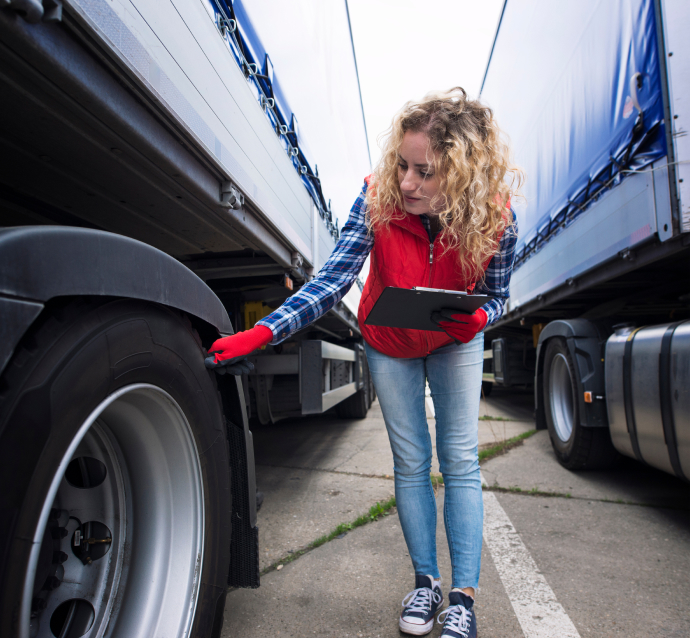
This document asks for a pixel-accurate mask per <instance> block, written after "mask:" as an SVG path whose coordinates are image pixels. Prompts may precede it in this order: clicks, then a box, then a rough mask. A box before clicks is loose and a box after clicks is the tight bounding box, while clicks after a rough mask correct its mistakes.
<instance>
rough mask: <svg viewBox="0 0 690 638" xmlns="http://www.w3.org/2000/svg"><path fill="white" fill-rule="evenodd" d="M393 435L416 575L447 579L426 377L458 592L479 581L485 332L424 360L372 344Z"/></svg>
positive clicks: (372, 365) (400, 502) (374, 371)
mask: <svg viewBox="0 0 690 638" xmlns="http://www.w3.org/2000/svg"><path fill="white" fill-rule="evenodd" d="M366 351H367V359H368V361H369V370H370V371H371V375H372V378H373V380H374V387H375V388H376V394H377V395H378V400H379V403H380V404H381V410H382V412H383V418H384V421H385V423H386V428H387V430H388V438H389V439H390V444H391V449H392V450H393V461H394V471H395V499H396V502H397V507H398V515H399V516H400V524H401V526H402V530H403V534H404V536H405V542H406V543H407V548H408V550H409V552H410V558H411V559H412V564H413V566H414V570H415V573H416V574H428V575H431V576H433V577H434V578H438V577H439V576H440V574H439V571H438V565H437V561H436V500H435V498H434V491H433V488H432V486H431V480H430V476H429V473H430V471H431V437H430V435H429V427H428V425H427V420H426V411H425V406H424V389H425V385H426V383H425V382H426V380H427V379H428V380H429V388H430V389H431V396H432V398H433V401H434V409H435V411H436V452H437V454H438V460H439V465H440V469H441V473H442V474H443V483H444V485H445V501H444V503H445V504H444V511H443V516H444V522H445V526H446V536H447V538H448V546H449V547H450V558H451V564H452V567H453V582H452V587H460V588H465V587H474V588H475V589H476V587H477V584H478V582H479V569H480V563H481V553H482V526H483V519H484V504H483V499H482V485H481V479H480V475H479V461H478V458H477V445H478V423H479V398H480V394H481V386H482V367H483V357H484V335H483V333H480V334H478V335H477V336H476V337H475V338H474V339H473V340H472V341H470V342H469V343H468V344H463V345H455V344H452V345H449V346H444V347H443V348H439V349H438V350H434V352H432V353H431V354H430V355H428V356H427V357H423V358H419V359H397V358H394V357H389V356H387V355H385V354H382V353H380V352H378V351H377V350H374V348H372V347H371V346H369V345H368V344H367V345H366Z"/></svg>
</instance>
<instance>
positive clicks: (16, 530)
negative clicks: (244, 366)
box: [0, 300, 231, 638]
mask: <svg viewBox="0 0 690 638" xmlns="http://www.w3.org/2000/svg"><path fill="white" fill-rule="evenodd" d="M39 323H40V325H39V326H38V327H37V328H35V329H33V331H32V333H31V334H30V335H28V336H27V337H26V338H25V339H24V340H23V342H22V344H21V345H20V347H19V348H18V349H17V351H16V352H15V354H14V356H13V359H12V361H11V362H10V364H9V365H8V368H7V370H6V372H5V374H4V375H3V377H2V380H1V385H0V387H1V388H2V392H1V394H0V481H1V483H2V485H3V492H2V496H1V497H0V507H1V508H2V512H3V516H2V517H0V539H1V540H2V546H1V547H0V550H1V551H2V559H0V560H2V563H0V582H1V583H2V589H0V635H2V636H7V637H8V638H9V637H12V638H15V637H16V638H28V637H29V636H31V638H34V637H38V638H42V637H46V638H48V637H52V636H61V637H62V636H65V637H76V636H82V635H84V634H85V633H86V632H89V634H88V635H93V636H95V635H102V634H103V633H104V632H106V631H107V633H108V635H109V636H113V637H118V638H125V637H126V638H131V637H134V636H137V637H139V636H141V637H144V636H154V635H156V636H163V635H164V636H174V637H180V638H181V637H182V636H194V637H196V638H207V637H211V636H214V637H215V636H218V635H219V634H220V629H221V625H222V617H223V607H224V601H225V593H226V589H227V578H228V570H229V561H230V529H231V517H230V509H231V503H230V499H229V494H230V466H229V458H228V455H229V448H228V442H227V435H226V431H225V427H224V421H223V417H222V413H221V408H220V401H219V396H218V392H217V389H216V386H215V381H214V379H213V378H212V377H211V376H210V375H209V373H208V372H207V370H206V368H205V367H204V357H203V353H202V350H201V347H200V344H199V342H198V341H197V338H195V333H193V332H192V330H191V326H187V325H185V322H184V320H183V318H182V317H181V316H179V315H177V314H175V313H173V312H172V311H170V310H168V309H166V308H162V307H159V306H156V305H154V304H148V303H144V302H138V301H131V300H115V301H107V302H103V301H101V302H88V301H76V302H71V303H69V304H67V305H64V306H63V307H61V308H53V309H52V310H50V311H49V310H46V311H45V312H44V314H43V316H42V317H41V318H40V319H39Z"/></svg>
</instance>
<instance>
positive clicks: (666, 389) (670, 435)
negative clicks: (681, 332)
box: [659, 321, 687, 480]
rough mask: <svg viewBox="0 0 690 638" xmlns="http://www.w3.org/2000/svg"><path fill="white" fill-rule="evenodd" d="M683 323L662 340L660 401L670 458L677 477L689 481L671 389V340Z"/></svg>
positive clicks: (675, 326) (677, 324)
mask: <svg viewBox="0 0 690 638" xmlns="http://www.w3.org/2000/svg"><path fill="white" fill-rule="evenodd" d="M682 323H684V322H683V321H678V322H677V323H672V324H671V325H670V326H669V327H668V328H666V332H664V336H663V337H662V338H661V352H659V401H660V402H661V423H662V425H663V428H664V441H665V443H666V447H667V448H668V458H669V460H670V461H671V467H672V468H673V472H674V473H675V475H676V476H677V477H678V478H680V479H683V480H687V478H686V476H685V474H684V473H683V468H682V466H681V464H680V456H679V455H678V437H677V436H676V423H675V419H674V417H673V403H672V401H673V392H672V388H671V378H672V375H673V369H672V365H673V363H672V357H671V340H672V339H673V333H674V332H675V330H676V328H677V327H678V326H680V325H681V324H682Z"/></svg>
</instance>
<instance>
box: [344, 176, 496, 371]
mask: <svg viewBox="0 0 690 638" xmlns="http://www.w3.org/2000/svg"><path fill="white" fill-rule="evenodd" d="M367 181H368V180H367ZM398 212H399V213H400V212H401V211H398ZM404 215H405V216H404V217H403V218H402V219H397V220H393V221H391V223H390V225H389V227H388V229H376V234H375V239H374V247H373V249H372V251H371V253H370V257H371V262H370V266H371V268H370V270H369V276H368V277H367V281H366V284H365V285H364V290H363V291H362V298H361V299H360V302H359V311H358V313H357V319H358V321H359V328H360V330H361V331H362V336H363V337H364V339H365V341H366V342H367V343H368V344H369V345H370V346H371V347H372V348H375V349H376V350H378V351H379V352H382V353H383V354H387V355H388V356H390V357H400V358H414V357H424V356H426V355H428V354H429V353H431V352H432V351H433V350H436V349H437V348H441V347H442V346H447V345H448V344H449V343H452V342H453V339H452V338H451V337H449V336H448V335H447V334H446V333H445V332H433V331H431V330H404V329H401V328H385V327H383V326H368V325H366V324H365V323H364V321H365V320H366V318H367V317H368V316H369V313H370V312H371V309H372V308H373V307H374V304H375V303H376V300H377V299H378V298H379V296H380V295H381V293H382V292H383V289H384V288H385V287H386V286H395V287H397V288H413V287H415V286H423V287H426V288H442V289H445V290H463V291H465V290H467V289H468V288H469V289H471V288H472V287H473V285H474V283H475V280H470V281H468V280H467V279H466V278H465V277H464V276H463V274H462V262H461V259H460V258H459V256H458V252H457V250H451V251H446V250H445V249H444V245H443V238H442V236H441V235H442V233H439V234H438V235H437V236H436V239H435V240H434V242H433V243H430V242H429V235H428V234H427V232H426V229H425V228H424V225H423V224H422V220H421V219H419V217H418V216H417V215H410V214H409V213H404ZM499 241H500V237H499ZM490 261H491V259H489V260H487V262H486V263H485V264H484V265H483V267H484V270H486V268H487V267H488V265H489V262H490Z"/></svg>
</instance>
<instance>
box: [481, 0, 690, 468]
mask: <svg viewBox="0 0 690 638" xmlns="http://www.w3.org/2000/svg"><path fill="white" fill-rule="evenodd" d="M688 27H690V7H689V6H688V4H687V3H685V2H682V1H681V0H617V1H616V2H609V1H608V0H603V1H600V0H588V1H586V2H559V3H553V2H548V1H544V0H522V1H519V2H518V1H517V0H507V2H506V3H505V4H504V7H503V12H502V15H501V20H500V22H499V26H498V30H497V33H496V38H495V41H494V45H493V49H492V52H491V56H490V59H489V63H488V66H487V69H486V74H485V76H484V81H483V85H482V90H481V97H482V99H483V100H484V101H485V102H486V103H487V104H488V105H489V106H490V107H492V108H493V109H494V111H495V114H496V117H497V119H498V122H499V125H500V126H501V128H502V129H503V130H504V131H505V132H506V134H507V135H508V136H509V137H510V139H511V142H512V146H513V149H514V153H515V162H516V163H517V165H519V166H521V167H522V168H523V169H524V170H525V172H526V177H527V181H526V186H525V188H524V193H523V195H524V198H523V200H522V201H521V203H520V204H519V206H518V207H517V216H518V224H519V233H520V238H519V240H518V245H517V249H516V259H515V264H514V271H513V276H512V280H511V286H510V299H509V300H508V303H507V307H506V312H505V314H504V316H503V317H502V319H501V320H500V321H498V322H497V323H496V324H495V325H492V326H491V327H490V328H489V330H487V340H486V342H487V345H488V349H487V351H486V352H485V375H484V377H485V381H486V383H491V384H494V385H496V386H504V387H510V386H524V387H527V386H530V387H533V388H534V401H535V414H536V422H537V428H539V429H548V431H549V435H550V438H551V442H552V445H553V449H554V452H555V454H556V456H557V458H558V460H559V461H560V462H561V464H562V465H564V466H565V467H567V468H570V469H579V468H594V467H603V466H607V465H610V464H612V463H615V462H616V460H617V459H618V458H619V457H618V455H621V454H622V455H625V456H628V457H632V458H634V459H637V460H639V461H641V462H643V463H647V464H649V465H651V466H654V467H656V468H659V469H661V470H663V471H665V472H669V473H672V474H675V475H676V476H678V477H680V478H682V479H685V480H687V479H688V478H690V420H689V416H688V415H690V321H689V319H690V190H689V189H690V166H689V165H688V164H689V163H690V138H689V136H688V120H690V81H689V79H688V78H690V45H689V42H690V41H689V40H688V38H687V31H688Z"/></svg>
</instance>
